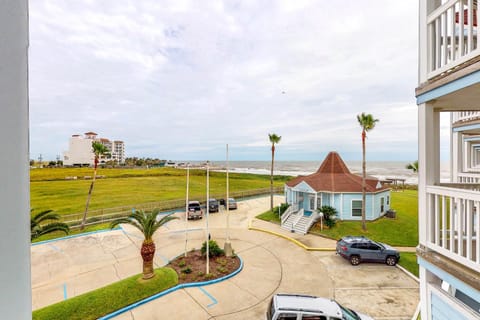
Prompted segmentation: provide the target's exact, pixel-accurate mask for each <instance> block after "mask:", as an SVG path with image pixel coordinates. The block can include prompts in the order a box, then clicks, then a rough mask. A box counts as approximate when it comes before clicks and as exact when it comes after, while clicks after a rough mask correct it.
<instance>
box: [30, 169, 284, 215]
mask: <svg viewBox="0 0 480 320" xmlns="http://www.w3.org/2000/svg"><path fill="white" fill-rule="evenodd" d="M92 175H93V170H92V169H91V168H43V169H32V170H31V171H30V181H31V182H30V197H31V203H30V204H31V207H32V208H34V209H35V212H39V211H41V210H47V209H52V210H54V212H55V213H58V214H60V215H65V214H72V213H78V212H82V211H83V210H84V209H85V202H86V199H87V193H88V189H89V186H90V184H91V180H85V179H83V178H84V177H85V176H92ZM98 175H101V176H105V178H102V179H98V180H97V181H96V182H95V186H94V190H93V194H92V199H91V202H90V210H95V209H103V208H112V207H119V206H128V205H132V206H134V205H136V204H142V203H147V202H157V201H164V200H174V199H185V191H186V170H183V169H173V168H154V169H102V168H100V169H99V170H98ZM72 176H76V177H77V180H65V177H72ZM229 177H230V179H229V183H230V191H231V192H235V191H245V190H252V189H262V188H269V187H270V177H269V176H265V175H252V174H230V175H229ZM288 179H290V178H289V177H281V176H280V177H275V181H274V184H275V186H283V184H284V182H285V181H286V180H288ZM205 189H206V174H205V170H190V198H191V199H198V200H201V199H202V198H205V194H206V190H205ZM225 190H226V178H225V173H220V172H211V173H210V194H211V195H215V194H224V193H225Z"/></svg>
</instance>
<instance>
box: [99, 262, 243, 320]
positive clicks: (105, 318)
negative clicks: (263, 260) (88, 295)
mask: <svg viewBox="0 0 480 320" xmlns="http://www.w3.org/2000/svg"><path fill="white" fill-rule="evenodd" d="M237 257H238V259H240V267H238V269H237V270H235V271H234V272H232V273H230V274H229V275H226V276H224V277H221V278H218V279H215V280H210V281H202V282H190V283H183V284H179V285H176V286H175V287H172V288H170V289H167V290H165V291H162V292H159V293H157V294H154V295H153V296H150V297H148V298H145V299H143V300H140V301H137V302H135V303H132V304H131V305H128V306H126V307H123V308H122V309H119V310H117V311H114V312H112V313H110V314H107V315H105V316H103V317H100V318H98V319H97V320H108V319H112V318H114V317H116V316H118V315H120V314H122V313H124V312H127V311H130V310H132V309H135V308H137V307H139V306H141V305H143V304H145V303H147V302H150V301H153V300H155V299H158V298H160V297H163V296H165V295H167V294H169V293H172V292H174V291H177V290H179V289H185V288H192V287H202V286H208V285H211V284H215V283H218V282H222V281H225V280H227V279H230V278H231V277H233V276H235V275H237V274H238V273H239V272H240V271H242V269H243V260H242V258H240V256H237Z"/></svg>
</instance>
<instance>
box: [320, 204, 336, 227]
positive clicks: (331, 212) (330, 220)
mask: <svg viewBox="0 0 480 320" xmlns="http://www.w3.org/2000/svg"><path fill="white" fill-rule="evenodd" d="M320 211H321V212H323V221H325V225H326V226H327V227H329V228H333V227H334V226H335V223H336V220H335V218H336V217H337V209H335V208H334V207H331V206H322V207H321V208H320Z"/></svg>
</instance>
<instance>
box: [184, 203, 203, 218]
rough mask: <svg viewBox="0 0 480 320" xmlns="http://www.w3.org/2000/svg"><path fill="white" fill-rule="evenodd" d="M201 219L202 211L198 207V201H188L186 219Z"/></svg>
mask: <svg viewBox="0 0 480 320" xmlns="http://www.w3.org/2000/svg"><path fill="white" fill-rule="evenodd" d="M202 218H203V210H202V207H201V206H200V202H198V201H189V202H188V212H187V219H188V220H191V219H202Z"/></svg>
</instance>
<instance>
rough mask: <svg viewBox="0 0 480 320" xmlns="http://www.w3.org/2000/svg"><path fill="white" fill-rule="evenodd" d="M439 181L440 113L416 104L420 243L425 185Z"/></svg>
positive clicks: (425, 211) (424, 232)
mask: <svg viewBox="0 0 480 320" xmlns="http://www.w3.org/2000/svg"><path fill="white" fill-rule="evenodd" d="M437 183H440V113H439V112H436V111H434V109H433V106H432V105H431V104H429V103H424V104H420V105H419V106H418V199H419V202H418V213H419V214H418V215H419V232H420V238H419V241H420V244H423V245H425V244H426V241H427V239H428V238H427V232H428V228H427V217H428V214H429V207H430V205H429V203H428V200H427V199H428V197H427V191H426V187H427V186H429V185H435V184H437Z"/></svg>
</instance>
